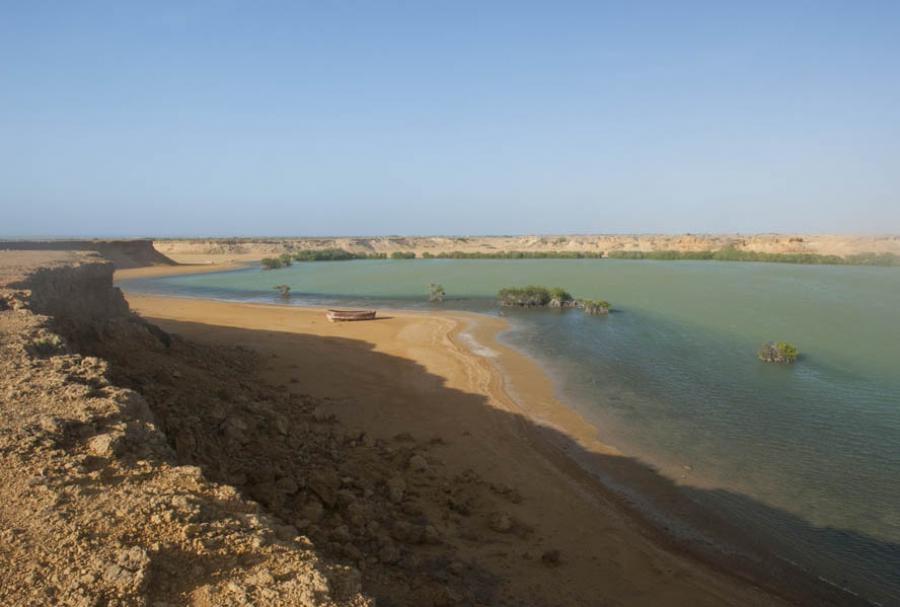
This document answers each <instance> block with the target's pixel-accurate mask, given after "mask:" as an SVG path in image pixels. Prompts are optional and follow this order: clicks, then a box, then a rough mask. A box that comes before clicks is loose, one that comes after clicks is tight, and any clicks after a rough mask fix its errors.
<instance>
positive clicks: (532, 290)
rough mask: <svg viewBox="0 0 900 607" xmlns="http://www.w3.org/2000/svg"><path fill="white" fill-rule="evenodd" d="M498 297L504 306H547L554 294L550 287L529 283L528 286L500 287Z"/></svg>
mask: <svg viewBox="0 0 900 607" xmlns="http://www.w3.org/2000/svg"><path fill="white" fill-rule="evenodd" d="M497 299H498V300H499V301H500V305H502V306H523V307H531V306H546V305H547V304H549V303H550V300H551V299H552V296H551V295H550V289H548V288H546V287H537V286H534V285H529V286H527V287H507V288H505V289H500V291H499V292H498V293H497Z"/></svg>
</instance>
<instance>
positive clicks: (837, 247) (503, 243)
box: [154, 234, 900, 263]
mask: <svg viewBox="0 0 900 607" xmlns="http://www.w3.org/2000/svg"><path fill="white" fill-rule="evenodd" d="M154 246H155V247H156V249H157V250H159V251H160V252H162V253H164V254H165V255H167V256H169V257H171V258H172V259H174V260H176V261H179V262H181V263H210V262H213V261H222V260H225V261H232V262H233V261H250V260H256V259H260V258H261V257H266V256H270V255H279V254H281V253H290V252H293V251H302V250H308V249H328V248H339V249H345V250H347V251H351V252H354V253H386V254H388V255H389V254H391V253H393V252H396V251H402V252H410V251H411V252H415V253H416V254H417V255H419V256H421V255H422V254H423V253H431V254H438V253H446V252H450V251H460V252H465V253H476V252H477V253H492V252H494V253H495V252H499V251H532V252H535V251H585V252H593V253H601V252H602V253H608V252H610V251H645V252H646V251H681V252H685V251H707V250H719V249H722V248H724V247H734V248H736V249H738V250H743V251H755V252H761V253H815V254H819V255H841V256H844V255H853V254H859V253H894V254H900V236H898V235H881V236H854V235H841V234H613V235H602V234H601V235H533V236H408V237H405V236H404V237H400V236H379V237H330V238H291V237H285V238H210V239H200V238H195V239H171V240H156V241H154Z"/></svg>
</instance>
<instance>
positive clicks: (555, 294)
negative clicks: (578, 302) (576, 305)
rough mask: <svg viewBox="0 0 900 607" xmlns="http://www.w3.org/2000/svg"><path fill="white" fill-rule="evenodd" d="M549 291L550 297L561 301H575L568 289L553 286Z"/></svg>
mask: <svg viewBox="0 0 900 607" xmlns="http://www.w3.org/2000/svg"><path fill="white" fill-rule="evenodd" d="M547 292H548V293H549V294H550V299H555V300H557V301H559V302H560V303H568V302H571V301H574V298H573V297H572V295H571V293H569V292H568V291H566V290H565V289H560V288H559V287H553V288H552V289H547Z"/></svg>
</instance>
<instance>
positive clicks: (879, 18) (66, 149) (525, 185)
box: [0, 0, 900, 236]
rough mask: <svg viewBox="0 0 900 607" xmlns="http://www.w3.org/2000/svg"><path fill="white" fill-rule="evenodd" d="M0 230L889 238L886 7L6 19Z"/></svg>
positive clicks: (232, 11)
mask: <svg viewBox="0 0 900 607" xmlns="http://www.w3.org/2000/svg"><path fill="white" fill-rule="evenodd" d="M0 217H2V219H0V234H2V235H7V236H9V235H17V236H25V235H122V236H134V235H233V234H248V235H266V234H270V235H282V234H285V235H286V234H360V235H363V234H400V233H407V234H449V233H453V234H486V233H487V234H514V233H553V232H578V233H588V232H682V231H691V232H712V231H729V232H730V231H742V232H753V231H806V232H814V231H820V232H821V231H827V232H838V231H839V232H847V231H853V232H900V2H832V1H828V0H823V1H818V2H800V1H797V2H787V1H780V2H741V3H738V2H690V1H686V2H668V1H667V2H633V3H628V2H608V3H604V2H599V1H598V2H584V3H581V2H543V3H536V2H509V3H507V2H466V1H452V2H451V1H441V0H433V1H425V0H423V1H420V2H413V1H405V2H399V1H396V2H395V1H387V0H386V1H381V2H378V1H374V0H372V1H362V0H357V1H350V0H340V1H338V0H334V1H328V2H326V1H323V2H314V3H313V2H310V3H303V2H231V1H224V0H223V1H219V2H191V1H186V2H144V3H138V2H106V3H102V2H89V1H88V2H77V3H76V2H42V1H40V0H31V1H29V2H13V1H7V0H0Z"/></svg>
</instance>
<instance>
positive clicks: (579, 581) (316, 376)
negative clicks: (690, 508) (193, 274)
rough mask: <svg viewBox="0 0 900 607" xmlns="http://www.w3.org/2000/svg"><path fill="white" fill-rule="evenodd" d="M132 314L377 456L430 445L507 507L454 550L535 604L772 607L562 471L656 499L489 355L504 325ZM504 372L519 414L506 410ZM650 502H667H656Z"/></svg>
mask: <svg viewBox="0 0 900 607" xmlns="http://www.w3.org/2000/svg"><path fill="white" fill-rule="evenodd" d="M128 299H129V303H130V304H131V306H132V307H133V309H135V310H136V311H138V312H139V313H140V314H141V315H142V316H144V317H146V318H148V319H151V320H152V321H153V322H154V323H157V324H159V325H160V326H161V327H163V328H164V329H165V330H167V331H171V332H174V333H176V334H180V335H183V336H185V337H187V338H190V339H193V340H197V341H201V342H203V343H206V344H213V345H235V344H237V345H242V346H246V347H250V348H252V349H254V350H256V351H258V352H261V353H262V354H263V355H264V356H267V357H268V360H269V363H268V365H267V367H266V369H265V370H264V377H265V378H266V380H267V381H269V382H271V383H273V384H275V385H279V386H285V387H287V389H289V390H290V391H292V392H296V393H303V394H310V395H313V396H315V397H318V398H322V399H325V402H326V403H327V405H326V406H327V408H328V410H329V411H331V412H333V413H334V414H335V415H336V416H337V417H338V418H339V419H340V420H341V422H343V423H344V424H346V425H348V426H351V427H359V428H362V429H364V430H365V431H366V432H367V433H371V434H372V435H374V436H375V437H377V438H380V439H383V440H390V439H391V438H392V437H395V436H397V435H398V434H399V435H403V434H409V435H412V436H415V437H417V438H423V439H433V443H434V444H435V445H437V446H436V447H435V453H436V454H437V455H438V456H439V457H440V460H441V465H442V466H443V467H445V468H446V471H447V473H448V474H449V475H451V476H455V477H457V478H459V477H464V476H465V475H466V474H467V473H468V472H467V471H475V472H476V473H477V474H478V475H479V476H480V477H481V478H483V479H484V480H485V481H486V482H487V483H488V484H489V485H490V486H491V487H494V488H496V490H497V491H498V492H500V493H501V494H504V495H506V496H508V497H510V499H508V500H506V503H504V505H503V509H502V511H501V512H498V513H496V514H498V515H500V516H501V517H502V518H503V519H505V520H508V521H509V522H510V525H511V527H510V528H505V529H503V530H501V531H496V530H488V531H486V532H485V533H486V535H484V536H483V537H479V538H478V539H477V540H476V538H474V537H466V535H465V534H462V535H461V536H459V537H455V538H453V539H452V540H449V541H451V542H452V543H453V547H454V549H456V550H458V551H459V553H460V554H461V555H462V556H463V557H464V558H466V559H469V560H472V561H477V562H479V563H480V564H481V565H482V566H484V567H485V568H486V569H487V570H488V571H490V572H491V573H492V574H493V575H496V576H498V577H499V578H502V579H504V580H505V581H506V583H507V584H508V586H509V588H510V589H511V590H510V592H512V593H514V594H515V595H518V596H522V597H524V596H529V597H531V599H532V600H533V602H534V604H548V605H598V604H613V605H614V604H621V605H663V604H664V605H776V604H782V600H781V599H778V598H776V597H775V596H774V595H773V594H770V593H768V592H766V591H763V590H761V589H760V588H759V587H757V586H755V585H754V584H753V583H750V582H748V581H747V580H746V579H739V578H737V577H735V576H734V575H731V574H728V573H725V572H724V571H722V570H720V569H718V568H717V567H713V566H710V565H709V564H708V563H705V562H703V560H702V559H698V558H695V557H694V556H691V555H689V554H688V553H686V552H685V551H684V550H682V549H681V548H680V547H679V546H676V545H675V544H673V543H670V542H668V541H666V540H665V538H663V537H662V536H661V535H660V534H658V533H656V532H654V530H653V529H652V528H650V527H649V526H648V525H646V524H644V523H643V522H641V521H640V520H638V519H636V518H635V517H634V516H632V515H630V514H629V513H628V512H627V511H626V509H624V508H623V507H622V503H621V502H620V501H619V500H618V499H617V498H616V497H615V496H613V495H611V494H610V493H609V492H608V491H606V490H604V489H602V488H601V487H600V486H599V484H598V483H596V482H594V480H593V479H592V478H591V477H590V476H588V475H587V474H585V473H584V472H583V471H582V469H581V468H580V467H578V466H576V465H575V464H574V463H573V461H572V460H571V459H570V458H569V457H565V456H564V455H563V453H564V452H566V453H567V454H568V455H573V454H576V453H580V454H582V455H585V454H590V455H591V456H592V457H595V458H603V459H604V461H605V462H607V467H608V468H610V469H612V470H613V471H615V469H616V467H617V464H616V463H615V462H618V461H619V460H621V464H619V465H618V467H619V472H620V473H621V474H623V475H627V476H629V477H631V478H632V479H633V480H634V481H635V482H636V483H641V482H644V481H646V482H647V483H648V484H650V483H651V481H650V480H647V478H645V477H642V476H641V475H635V474H634V472H633V470H632V465H630V464H628V463H627V462H629V461H630V460H627V458H621V457H617V456H616V455H615V454H614V452H613V451H612V450H610V449H609V448H607V447H605V446H604V445H602V444H601V443H599V442H598V441H597V440H596V438H595V432H594V430H593V428H591V426H590V425H588V424H587V423H586V422H584V420H582V419H581V418H580V417H579V416H578V415H577V414H576V413H574V412H573V411H571V410H569V409H567V408H565V407H562V406H561V405H559V403H557V402H556V401H555V399H554V398H553V391H552V386H551V385H550V384H549V382H548V381H547V380H546V378H545V377H544V375H543V374H542V373H541V372H540V369H539V368H538V367H537V366H536V365H535V363H533V362H532V361H530V360H528V359H527V358H524V357H522V356H520V355H518V354H517V353H516V352H514V351H512V350H510V349H509V348H507V347H505V346H503V345H502V344H501V343H498V342H497V341H496V339H495V336H496V333H497V331H498V330H500V329H502V328H503V325H504V321H503V320H502V319H487V318H484V317H476V316H474V315H467V314H455V313H454V314H441V315H426V314H417V313H410V312H389V313H386V318H385V319H383V320H379V321H375V322H369V323H348V324H331V323H328V322H327V321H326V319H325V318H324V315H323V314H322V311H321V310H318V309H300V308H295V307H287V306H271V305H258V304H237V303H227V302H213V301H206V300H198V299H178V298H164V297H151V296H137V295H134V296H129V297H128ZM473 350H474V351H475V352H477V354H473ZM498 364H499V365H501V366H502V368H504V369H505V370H506V372H507V374H508V375H509V376H514V379H513V383H514V385H512V386H511V387H512V388H513V390H514V391H515V393H516V394H526V395H527V398H525V399H518V400H513V399H511V398H510V396H509V392H510V390H509V388H510V385H509V383H508V382H509V379H508V377H505V376H504V375H503V374H501V373H500V372H499V371H498ZM523 408H524V411H523ZM526 413H527V414H526ZM535 419H536V420H540V421H541V423H539V424H535V423H534V421H533V420H535ZM670 489H671V488H670ZM673 495H674V494H673ZM660 498H661V499H663V500H665V499H670V498H671V499H674V498H673V497H672V495H669V494H668V493H667V492H666V491H662V492H661V493H660ZM676 507H677V506H676ZM505 526H506V523H503V522H502V521H501V523H499V527H500V528H504V527H505ZM548 550H559V551H560V554H561V558H562V565H560V566H558V567H547V566H542V565H541V563H540V560H541V558H540V557H541V555H542V554H544V553H546V552H547V551H548ZM801 594H802V593H801ZM791 599H792V600H796V601H799V602H803V599H802V597H801V596H800V595H797V596H792V597H791ZM810 604H812V603H810Z"/></svg>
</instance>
